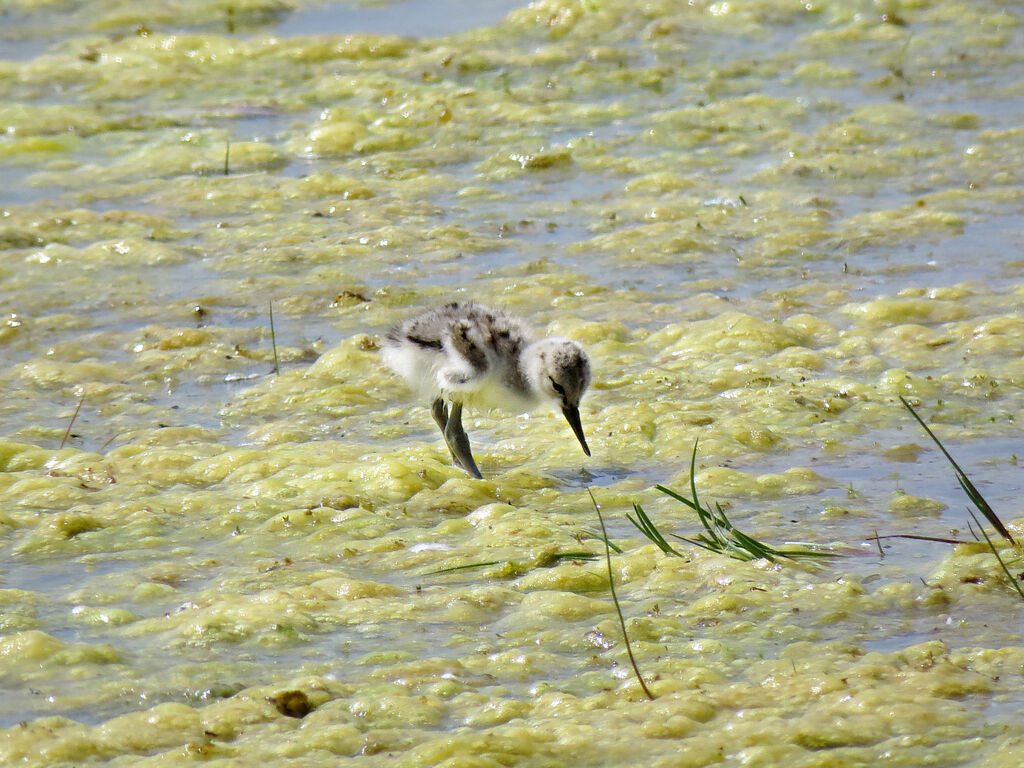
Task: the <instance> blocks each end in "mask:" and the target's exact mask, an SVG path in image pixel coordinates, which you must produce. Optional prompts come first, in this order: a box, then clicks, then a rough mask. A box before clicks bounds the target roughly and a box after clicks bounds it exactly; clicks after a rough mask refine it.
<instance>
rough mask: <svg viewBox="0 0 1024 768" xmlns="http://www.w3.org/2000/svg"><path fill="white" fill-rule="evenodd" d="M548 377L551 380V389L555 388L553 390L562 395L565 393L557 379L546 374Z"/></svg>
mask: <svg viewBox="0 0 1024 768" xmlns="http://www.w3.org/2000/svg"><path fill="white" fill-rule="evenodd" d="M548 379H549V380H550V381H551V388H552V389H553V390H555V392H557V393H558V394H559V395H564V394H565V389H564V388H563V387H562V385H561V384H559V383H558V382H557V381H555V380H554V379H553V378H552V377H550V376H548Z"/></svg>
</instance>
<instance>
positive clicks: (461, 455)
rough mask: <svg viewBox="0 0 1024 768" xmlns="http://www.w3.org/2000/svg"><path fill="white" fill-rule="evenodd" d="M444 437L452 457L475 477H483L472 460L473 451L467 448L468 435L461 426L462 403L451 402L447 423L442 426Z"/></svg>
mask: <svg viewBox="0 0 1024 768" xmlns="http://www.w3.org/2000/svg"><path fill="white" fill-rule="evenodd" d="M444 439H445V442H446V443H448V450H450V451H451V452H452V458H453V459H455V461H456V463H457V464H458V465H459V466H460V467H462V468H463V469H464V470H466V471H467V472H469V474H471V475H472V476H473V477H475V478H477V479H481V478H483V475H481V474H480V470H479V469H477V467H476V462H475V461H473V452H472V451H471V450H470V448H469V436H468V435H466V430H465V429H463V428H462V403H452V412H451V415H450V417H449V418H448V424H447V426H445V428H444Z"/></svg>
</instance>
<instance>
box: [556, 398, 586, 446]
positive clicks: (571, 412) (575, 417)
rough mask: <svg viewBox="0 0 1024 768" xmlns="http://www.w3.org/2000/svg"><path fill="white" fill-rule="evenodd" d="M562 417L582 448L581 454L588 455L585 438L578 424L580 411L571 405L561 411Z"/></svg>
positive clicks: (581, 425) (581, 427) (581, 426)
mask: <svg viewBox="0 0 1024 768" xmlns="http://www.w3.org/2000/svg"><path fill="white" fill-rule="evenodd" d="M562 415H564V416H565V420H566V421H568V422H569V426H570V427H572V431H573V434H574V435H576V439H577V440H579V441H580V445H582V446H583V452H584V453H585V454H587V456H589V455H590V448H588V447H587V438H585V437H584V436H583V424H581V423H580V409H579V408H576V407H575V406H572V405H567V406H565V407H564V408H563V409H562Z"/></svg>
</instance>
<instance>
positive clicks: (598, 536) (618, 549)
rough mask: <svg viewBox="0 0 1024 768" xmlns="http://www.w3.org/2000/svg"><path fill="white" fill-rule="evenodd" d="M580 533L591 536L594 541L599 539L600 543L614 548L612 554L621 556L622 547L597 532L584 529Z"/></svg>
mask: <svg viewBox="0 0 1024 768" xmlns="http://www.w3.org/2000/svg"><path fill="white" fill-rule="evenodd" d="M626 517H629V515H626ZM634 525H635V523H634ZM580 532H581V533H583V534H585V535H587V536H589V537H590V538H592V539H597V540H598V541H603V542H604V543H605V544H607V545H608V546H609V547H611V548H612V552H614V553H615V554H617V555H621V554H622V547H620V546H619V545H618V544H616V543H615V542H614V541H609V540H608V539H606V538H604V536H602V535H601V534H600V533H598V532H597V531H591V530H590V529H588V528H583V529H582V530H581V531H580Z"/></svg>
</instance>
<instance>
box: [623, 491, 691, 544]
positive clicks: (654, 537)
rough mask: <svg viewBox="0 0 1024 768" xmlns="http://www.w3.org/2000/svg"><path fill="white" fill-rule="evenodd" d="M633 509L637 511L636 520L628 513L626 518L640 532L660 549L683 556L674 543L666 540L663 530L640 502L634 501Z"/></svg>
mask: <svg viewBox="0 0 1024 768" xmlns="http://www.w3.org/2000/svg"><path fill="white" fill-rule="evenodd" d="M633 510H634V511H635V512H636V517H637V519H636V520H634V519H633V518H632V517H630V516H629V515H628V514H627V515H626V519H627V520H629V522H631V523H632V524H633V525H634V526H636V528H637V529H638V530H639V531H640V533H642V534H643V535H644V536H646V537H647V538H648V539H650V540H651V541H653V542H654V544H655V545H657V547H658V549H660V550H661V551H662V552H664V553H665V554H668V555H675V556H676V557H682V556H683V555H682V553H680V552H677V551H676V550H675V549H673V548H672V545H671V544H669V543H668V541H666V540H665V537H664V536H663V535H662V533H661V531H659V530H658V527H657V526H656V525H655V524H654V522H653V521H652V520H651V518H650V517H648V515H647V513H646V512H644V508H643V507H641V506H640V505H639V504H636V503H634V504H633Z"/></svg>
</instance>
